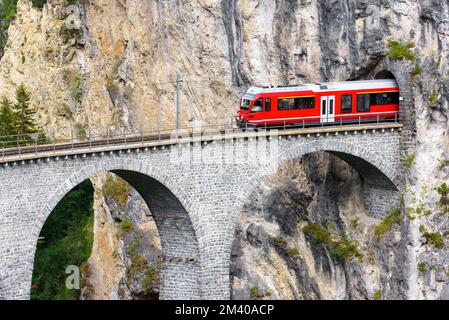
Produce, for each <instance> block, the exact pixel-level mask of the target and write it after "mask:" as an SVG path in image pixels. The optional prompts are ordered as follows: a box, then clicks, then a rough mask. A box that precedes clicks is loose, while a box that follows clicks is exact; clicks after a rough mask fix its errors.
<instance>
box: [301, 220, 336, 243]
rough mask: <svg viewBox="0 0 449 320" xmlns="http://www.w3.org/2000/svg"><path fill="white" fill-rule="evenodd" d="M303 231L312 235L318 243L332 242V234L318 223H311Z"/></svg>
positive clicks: (313, 239)
mask: <svg viewBox="0 0 449 320" xmlns="http://www.w3.org/2000/svg"><path fill="white" fill-rule="evenodd" d="M302 231H303V232H304V233H305V234H307V235H309V236H311V237H312V241H313V242H314V243H316V244H323V243H324V244H330V243H331V234H330V233H329V231H327V230H326V229H325V228H323V227H322V226H320V225H319V224H317V223H309V224H308V225H306V226H305V227H304V228H303V229H302Z"/></svg>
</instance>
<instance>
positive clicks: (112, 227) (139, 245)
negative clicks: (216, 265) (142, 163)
mask: <svg viewBox="0 0 449 320" xmlns="http://www.w3.org/2000/svg"><path fill="white" fill-rule="evenodd" d="M178 257H190V258H191V259H192V261H194V262H192V263H190V264H188V263H179V261H178V260H176V259H178ZM196 261H198V245H197V241H196V235H195V232H194V230H193V226H192V224H191V221H190V218H189V216H188V213H187V211H186V209H185V208H184V206H183V205H182V204H181V202H180V201H179V200H178V198H177V197H176V196H175V195H174V194H173V193H172V192H171V191H170V190H169V189H168V188H167V187H166V186H164V185H163V184H162V183H160V182H159V181H157V180H156V179H153V178H151V177H149V176H147V175H144V174H141V173H138V172H133V171H128V170H115V171H114V170H112V171H110V172H104V173H99V174H98V175H95V176H94V177H92V178H90V179H87V180H84V181H83V182H81V183H80V184H78V185H76V186H75V187H74V188H73V189H72V190H71V191H69V192H68V193H67V194H66V195H65V196H64V197H63V198H62V199H60V201H59V202H58V204H57V205H56V207H55V208H54V209H53V210H52V212H51V213H50V215H49V216H48V217H47V219H46V221H45V224H44V225H43V227H42V229H41V232H40V238H39V241H38V244H37V250H36V253H35V261H34V269H33V277H32V285H31V288H32V289H31V298H32V299H70V300H72V299H83V300H90V299H95V300H107V299H113V300H116V299H123V300H154V299H158V298H161V299H167V298H176V297H178V296H179V297H182V295H183V289H182V288H178V287H177V286H180V287H181V286H183V284H184V285H186V286H187V290H189V293H191V292H196V293H197V294H198V292H199V288H198V283H199V281H198V267H197V265H196ZM178 273H179V274H178ZM177 277H178V278H180V279H181V280H182V279H183V278H185V277H186V278H188V279H189V277H190V278H191V283H189V281H179V282H180V283H179V284H178V283H176V281H175V280H176V278H177ZM167 284H168V285H167ZM189 285H191V286H189ZM184 290H185V289H184Z"/></svg>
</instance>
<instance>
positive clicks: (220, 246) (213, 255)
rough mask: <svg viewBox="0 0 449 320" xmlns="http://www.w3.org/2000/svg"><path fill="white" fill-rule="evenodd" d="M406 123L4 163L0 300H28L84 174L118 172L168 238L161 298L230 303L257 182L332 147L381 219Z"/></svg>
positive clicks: (208, 137)
mask: <svg viewBox="0 0 449 320" xmlns="http://www.w3.org/2000/svg"><path fill="white" fill-rule="evenodd" d="M401 130H402V126H401V125H400V124H372V125H367V124H366V125H361V126H349V127H338V126H337V127H324V128H309V129H290V130H282V131H281V130H280V131H274V130H271V131H262V132H228V133H226V134H219V133H209V134H203V135H199V136H194V137H185V138H179V139H170V140H166V141H165V140H164V141H161V142H142V143H134V144H126V145H115V146H111V145H108V146H99V147H91V148H84V149H75V150H60V151H54V152H46V153H36V154H31V155H28V156H26V157H25V156H20V158H19V157H17V156H16V157H15V158H6V159H3V160H1V159H0V222H1V223H0V298H2V299H28V298H29V294H30V287H31V278H32V272H33V262H34V255H35V250H36V244H37V240H38V236H39V233H40V231H41V228H42V226H43V224H44V223H45V221H46V219H47V217H48V216H49V214H50V213H51V212H52V210H53V209H54V207H55V206H56V205H57V204H58V202H59V201H60V200H61V199H62V198H63V197H64V196H65V195H66V194H67V193H68V192H69V191H70V190H71V189H72V188H74V187H75V186H76V185H78V184H79V183H81V182H82V181H83V180H85V179H88V178H89V177H93V176H95V175H97V174H99V173H101V172H105V171H109V172H113V173H115V174H117V175H119V176H120V177H122V178H123V179H125V180H126V181H128V182H129V183H130V184H131V185H132V186H133V187H134V188H135V189H136V190H137V191H138V192H139V193H140V194H141V195H142V197H143V198H144V200H145V201H146V203H147V204H148V207H149V208H150V210H151V212H152V214H153V216H154V218H155V221H156V224H157V227H158V231H159V234H160V237H161V242H162V247H163V250H164V256H165V258H164V262H163V267H162V273H161V298H162V299H229V297H230V276H229V264H230V255H231V246H232V242H233V237H234V233H235V228H236V224H237V221H238V216H239V214H240V212H241V210H242V208H243V205H244V204H245V202H247V201H249V200H248V199H249V197H250V195H251V193H252V192H254V190H255V188H256V187H257V185H258V184H259V183H260V182H261V181H262V180H263V179H267V178H269V177H270V176H271V175H272V174H274V173H275V172H276V170H277V168H278V167H279V166H280V165H282V164H283V163H284V162H286V161H288V160H291V159H295V158H299V157H301V156H303V155H305V154H307V153H311V152H316V151H326V152H329V153H331V154H334V155H335V156H337V157H340V158H341V159H343V160H345V161H346V162H348V163H349V164H350V165H351V166H352V167H354V168H355V169H356V170H358V171H359V173H360V174H361V176H362V177H363V181H364V192H365V194H366V199H365V203H366V206H367V208H368V210H369V211H370V212H371V214H372V215H374V216H376V217H381V216H383V215H384V214H385V213H386V212H387V210H388V209H389V207H391V206H394V205H397V203H395V202H397V201H398V199H399V191H400V190H401V188H402V185H403V181H402V180H403V175H402V170H403V169H402V167H403V165H402V161H401V152H400V149H401V148H400V140H401V139H400V138H401Z"/></svg>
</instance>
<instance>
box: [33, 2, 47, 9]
mask: <svg viewBox="0 0 449 320" xmlns="http://www.w3.org/2000/svg"><path fill="white" fill-rule="evenodd" d="M31 2H32V3H33V7H35V8H39V9H42V8H43V7H44V5H45V4H46V3H47V0H31Z"/></svg>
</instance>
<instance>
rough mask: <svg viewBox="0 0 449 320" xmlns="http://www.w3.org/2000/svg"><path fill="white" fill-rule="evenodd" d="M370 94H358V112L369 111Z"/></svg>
mask: <svg viewBox="0 0 449 320" xmlns="http://www.w3.org/2000/svg"><path fill="white" fill-rule="evenodd" d="M369 108H370V94H359V95H357V112H369Z"/></svg>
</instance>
